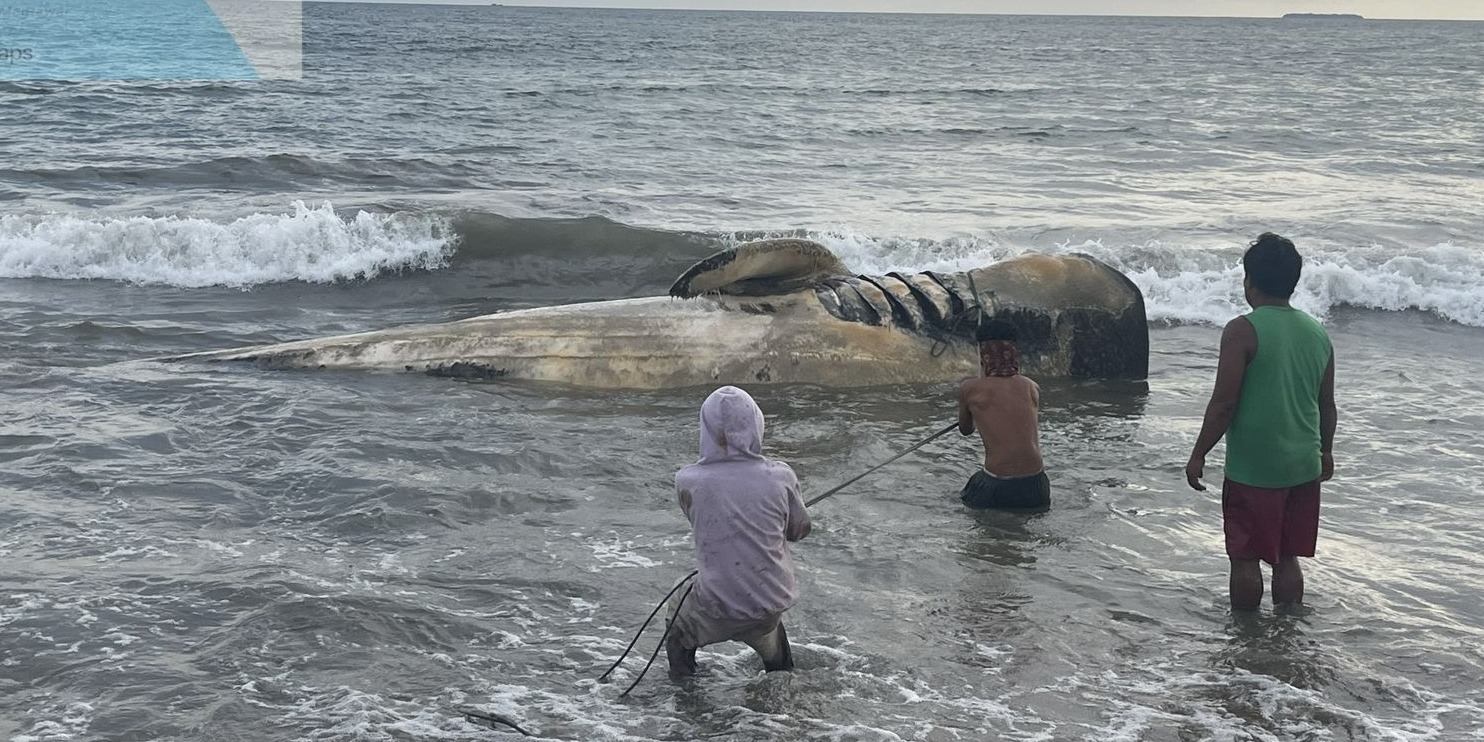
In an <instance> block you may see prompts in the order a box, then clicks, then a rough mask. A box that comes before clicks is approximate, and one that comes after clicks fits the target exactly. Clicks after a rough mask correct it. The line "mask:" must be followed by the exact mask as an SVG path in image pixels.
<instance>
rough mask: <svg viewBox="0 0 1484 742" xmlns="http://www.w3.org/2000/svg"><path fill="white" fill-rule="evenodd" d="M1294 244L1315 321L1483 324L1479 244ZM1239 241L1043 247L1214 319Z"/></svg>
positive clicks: (1231, 306)
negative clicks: (1364, 314) (1419, 317)
mask: <svg viewBox="0 0 1484 742" xmlns="http://www.w3.org/2000/svg"><path fill="white" fill-rule="evenodd" d="M778 236H785V235H778ZM807 237H808V238H809V239H813V240H816V241H818V242H820V243H821V244H823V245H825V246H827V247H829V248H830V249H831V250H833V251H834V252H835V254H836V255H839V256H840V259H841V260H843V261H844V262H845V264H846V265H847V266H849V267H850V268H851V270H853V271H857V272H860V273H866V274H881V273H885V272H887V271H925V270H932V271H961V270H968V269H971V268H978V267H982V266H985V265H988V264H990V263H993V262H996V261H999V260H1004V259H1006V258H1009V257H1014V256H1016V255H1020V254H1024V253H1025V252H1028V249H1027V248H1024V247H1016V246H1009V245H1004V244H1000V243H999V242H997V241H995V240H993V239H989V238H972V237H961V238H950V239H945V240H929V239H916V238H909V237H884V238H877V237H867V236H863V235H860V234H856V233H852V232H850V231H848V230H843V229H841V230H828V231H821V232H815V233H810V234H809V235H807ZM1297 241H1298V242H1300V243H1301V244H1300V245H1299V249H1300V251H1301V252H1302V253H1303V255H1304V274H1303V278H1302V279H1301V280H1300V281H1299V285H1298V289H1297V291H1296V292H1295V293H1294V297H1293V303H1294V306H1296V307H1298V308H1299V309H1302V310H1304V311H1306V312H1309V313H1310V314H1313V315H1315V316H1317V317H1320V318H1325V317H1327V316H1328V315H1329V313H1330V311H1331V310H1333V309H1334V308H1335V307H1339V306H1352V307H1361V308H1365V309H1377V310H1383V311H1404V310H1420V311H1424V312H1430V313H1432V314H1435V315H1437V316H1439V317H1441V318H1444V319H1447V320H1451V321H1453V322H1457V323H1459V324H1464V325H1470V326H1474V327H1484V251H1481V250H1479V249H1477V248H1472V247H1465V246H1459V245H1453V244H1437V245H1431V246H1425V247H1417V248H1398V247H1386V246H1381V245H1374V244H1373V245H1363V246H1353V245H1342V244H1334V243H1328V242H1325V241H1323V240H1318V239H1314V240H1303V239H1299V240H1297ZM1242 247H1243V245H1242V244H1241V243H1240V241H1238V242H1237V244H1234V245H1232V246H1231V247H1218V248H1212V247H1209V246H1196V245H1189V244H1168V243H1163V242H1158V241H1155V242H1145V243H1139V244H1115V243H1112V242H1108V241H1103V240H1087V241H1083V242H1080V243H1063V244H1059V245H1057V246H1056V247H1055V248H1053V249H1051V250H1046V251H1047V252H1054V253H1087V254H1090V255H1092V256H1094V257H1096V258H1098V259H1100V260H1102V261H1104V262H1106V263H1108V264H1109V265H1112V266H1113V267H1115V268H1117V269H1119V270H1121V271H1123V272H1124V273H1125V274H1126V275H1127V276H1128V277H1129V278H1130V279H1131V280H1132V281H1133V282H1134V283H1135V284H1136V285H1138V287H1139V289H1140V290H1141V291H1143V292H1144V301H1145V310H1146V311H1147V313H1148V316H1149V319H1150V321H1152V322H1168V323H1209V324H1224V323H1225V322H1226V321H1227V320H1230V319H1231V318H1233V317H1235V316H1237V315H1239V314H1243V313H1245V312H1246V311H1247V310H1248V307H1247V305H1246V302H1245V301H1244V300H1243V298H1242V266H1241V256H1242ZM1037 249H1038V250H1045V248H1044V247H1038V248H1037Z"/></svg>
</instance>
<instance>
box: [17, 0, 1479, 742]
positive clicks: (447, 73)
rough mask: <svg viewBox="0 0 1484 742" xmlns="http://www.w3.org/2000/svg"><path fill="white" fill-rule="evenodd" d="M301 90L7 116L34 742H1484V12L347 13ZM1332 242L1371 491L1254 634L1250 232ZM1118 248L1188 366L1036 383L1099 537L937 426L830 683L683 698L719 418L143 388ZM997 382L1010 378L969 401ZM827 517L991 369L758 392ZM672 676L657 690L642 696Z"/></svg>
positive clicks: (730, 673) (550, 394)
mask: <svg viewBox="0 0 1484 742" xmlns="http://www.w3.org/2000/svg"><path fill="white" fill-rule="evenodd" d="M303 40H304V57H303V71H304V74H303V78H302V79H300V80H273V81H265V82H254V81H220V82H214V81H209V80H206V81H193V82H171V81H148V80H145V81H120V82H96V81H95V82H65V81H37V80H31V81H26V80H12V81H3V82H0V349H3V354H0V739H4V740H8V741H9V742H55V741H61V740H172V741H173V740H181V741H185V740H213V741H215V740H251V741H255V742H256V741H266V740H378V741H379V740H397V741H402V740H483V739H514V738H516V737H517V736H518V735H517V734H516V733H515V732H513V731H512V730H510V729H508V728H505V727H501V728H500V729H499V730H491V729H487V728H484V727H481V726H478V725H476V724H473V723H471V722H470V721H468V720H467V719H466V718H464V717H463V716H461V715H460V713H459V712H458V711H456V710H455V709H458V708H474V709H479V710H482V711H484V712H487V713H498V714H502V715H505V716H507V717H509V718H510V719H511V720H513V721H515V722H517V723H518V724H520V725H521V726H522V727H523V728H525V729H526V730H528V731H530V732H532V733H533V734H535V735H537V736H538V737H540V738H543V739H552V740H624V741H629V740H701V739H705V740H728V741H731V740H735V741H747V742H753V741H760V740H820V741H822V742H897V741H898V740H914V741H922V742H954V741H959V740H964V741H967V740H1026V741H1038V742H1039V741H1043V740H1045V741H1061V740H1093V741H1096V742H1116V741H1124V740H1128V741H1134V740H1140V741H1142V740H1151V741H1161V740H1168V741H1170V742H1184V741H1187V740H1234V741H1236V740H1313V741H1316V742H1319V741H1327V740H1374V741H1378V742H1380V741H1385V742H1421V741H1424V740H1441V741H1446V742H1452V741H1460V742H1462V741H1464V740H1479V739H1484V596H1481V593H1484V527H1481V526H1480V522H1481V518H1484V498H1481V496H1480V495H1481V490H1484V378H1481V373H1480V371H1481V361H1484V96H1481V93H1480V91H1481V90H1484V24H1478V23H1441V22H1403V21H1395V22H1379V21H1359V22H1356V21H1348V22H1347V21H1330V20H1313V21H1282V20H1278V19H1185V18H1179V19H1176V18H1117V17H1101V18H1099V17H1032V16H947V15H831V14H803V13H740V12H681V11H618V10H601V11H600V10H575V9H535V8H521V7H511V6H500V7H472V6H462V7H460V6H413V5H357V4H307V5H305V7H304V27H303ZM1267 230H1272V231H1277V232H1279V233H1282V234H1284V235H1287V236H1289V237H1291V238H1293V239H1294V241H1295V242H1296V243H1297V244H1298V246H1299V248H1300V250H1301V251H1302V253H1303V254H1304V256H1305V259H1306V261H1307V262H1306V265H1305V272H1304V279H1303V281H1302V282H1301V284H1300V286H1299V292H1298V294H1297V296H1296V299H1295V301H1296V304H1297V305H1298V306H1300V307H1301V308H1303V309H1305V310H1306V311H1309V312H1312V313H1313V314H1315V315H1317V316H1319V317H1321V318H1322V319H1323V321H1324V322H1325V324H1326V326H1327V328H1328V329H1329V331H1330V332H1331V334H1332V336H1333V338H1334V342H1335V346H1336V349H1337V358H1338V372H1337V396H1338V401H1339V409H1340V427H1339V434H1338V437H1337V441H1336V445H1335V448H1336V462H1337V475H1336V478H1335V480H1334V481H1333V482H1332V483H1330V484H1328V485H1326V488H1325V494H1324V498H1325V501H1324V512H1323V523H1322V533H1321V539H1320V544H1319V553H1318V555H1317V556H1316V558H1314V559H1312V560H1308V561H1306V562H1305V568H1306V576H1307V580H1308V582H1307V585H1308V592H1307V598H1306V603H1307V605H1306V608H1305V610H1304V611H1303V612H1301V613H1300V614H1298V615H1274V613H1273V612H1272V610H1271V607H1265V608H1264V610H1263V612H1262V613H1261V614H1260V615H1258V616H1255V617H1246V618H1243V617H1234V616H1233V615H1231V613H1230V612H1229V610H1228V609H1227V605H1226V572H1227V564H1226V560H1225V557H1224V555H1223V552H1222V542H1221V526H1220V512H1219V502H1218V496H1217V495H1216V494H1215V491H1214V486H1215V485H1216V484H1217V483H1219V481H1220V475H1221V468H1220V460H1221V456H1220V454H1221V449H1220V448H1218V450H1217V452H1216V453H1215V454H1213V456H1212V458H1211V460H1210V464H1209V465H1208V468H1207V474H1208V476H1207V480H1208V482H1209V483H1210V484H1211V485H1213V490H1212V491H1208V492H1204V493H1198V492H1194V491H1192V490H1190V489H1189V488H1188V487H1186V485H1185V483H1184V481H1183V475H1182V467H1183V464H1184V461H1185V459H1186V456H1187V455H1188V453H1189V449H1190V446H1191V444H1192V443H1193V441H1194V437H1195V434H1196V431H1197V429H1198V427H1199V424H1200V416H1201V413H1202V410H1203V408H1204V405H1205V401H1206V398H1207V396H1208V394H1209V391H1210V386H1211V382H1212V378H1213V374H1214V362H1215V354H1216V345H1217V340H1218V336H1219V331H1220V330H1219V328H1220V326H1221V325H1222V324H1223V323H1224V322H1226V321H1227V320H1228V319H1230V318H1231V317H1233V316H1235V315H1237V314H1239V313H1241V312H1242V311H1243V310H1244V307H1243V305H1242V299H1241V288H1240V282H1241V269H1240V266H1239V263H1238V260H1239V257H1240V254H1241V251H1242V249H1243V247H1244V246H1245V244H1246V243H1247V242H1248V241H1250V240H1251V239H1253V238H1254V237H1255V236H1256V235H1257V234H1258V233H1260V232H1263V231H1267ZM768 236H799V237H808V238H810V239H814V240H817V241H819V242H821V243H823V244H825V245H827V246H828V247H830V248H831V249H833V250H834V251H836V252H837V253H838V254H839V255H840V256H841V258H842V259H843V260H844V261H845V262H846V264H847V265H849V266H850V267H851V268H852V269H853V270H856V271H859V272H861V273H879V272H883V271H887V270H925V269H934V270H957V269H964V268H968V267H973V266H978V265H983V264H986V263H990V262H993V261H996V260H999V259H1003V258H1006V257H1009V256H1013V255H1017V254H1021V253H1025V252H1052V253H1064V252H1085V253H1090V254H1093V255H1096V256H1097V257H1099V258H1101V259H1103V260H1105V261H1107V262H1109V263H1111V264H1113V265H1115V266H1117V267H1119V268H1120V269H1121V270H1123V271H1125V272H1126V273H1127V274H1128V275H1129V276H1130V277H1131V278H1132V279H1133V280H1134V281H1135V282H1136V283H1137V284H1138V285H1139V286H1140V288H1141V289H1142V290H1143V291H1144V293H1145V296H1146V299H1147V302H1148V308H1149V317H1150V333H1151V345H1152V358H1151V370H1150V375H1149V378H1148V380H1147V382H1136V383H1130V382H1118V383H1110V382H1098V381H1087V380H1079V381H1068V380H1059V379H1043V380H1041V381H1042V388H1043V405H1044V410H1043V421H1042V438H1043V446H1044V450H1045V454H1046V458H1047V461H1048V468H1049V473H1050V476H1051V479H1052V482H1053V487H1054V499H1055V505H1054V508H1053V509H1052V510H1051V511H1050V512H1048V513H1045V514H1042V515H1035V516H1024V515H1008V514H996V513H974V512H970V511H968V510H966V509H964V508H963V507H962V506H961V505H959V503H958V502H957V500H956V498H955V495H956V492H957V490H958V488H959V487H960V486H961V484H962V483H963V481H964V480H965V479H966V477H967V476H968V474H969V473H970V472H971V471H972V469H973V467H974V466H975V464H976V462H977V460H978V455H979V454H978V451H977V449H976V445H975V443H973V442H972V441H966V440H962V439H959V438H958V437H957V436H948V437H944V438H941V439H938V440H936V441H933V442H932V443H930V444H928V445H926V446H924V447H922V448H921V449H919V450H918V451H916V452H914V453H912V454H910V455H908V456H906V457H904V458H902V459H901V460H900V461H897V462H895V463H893V464H891V465H890V466H887V467H885V468H882V469H881V470H879V471H877V472H875V473H873V474H871V475H870V476H868V477H865V478H863V479H861V480H860V481H859V482H856V483H854V484H852V485H850V486H849V487H847V488H846V489H844V490H842V491H841V492H840V493H839V494H837V495H834V496H832V497H831V498H829V499H827V500H825V501H824V502H821V503H819V504H818V505H816V506H815V507H814V508H813V515H814V518H815V531H814V533H813V534H812V535H811V536H810V537H809V538H808V539H806V540H805V541H803V542H801V543H799V544H797V545H796V547H795V549H794V554H795V557H796V560H797V564H798V573H799V580H800V584H801V587H802V593H803V596H802V599H801V600H800V602H799V604H798V605H797V606H796V607H795V608H794V609H793V610H791V611H790V612H789V614H788V617H787V626H788V630H789V634H790V636H791V637H792V639H793V640H794V642H795V657H796V659H797V661H798V665H799V667H798V669H797V671H795V672H793V673H777V674H772V675H765V674H763V673H762V671H761V666H760V663H759V662H758V661H757V659H756V658H755V657H754V656H752V655H751V653H750V650H747V649H746V648H745V647H744V646H742V645H740V644H728V645H721V646H717V647H712V648H708V649H706V650H703V651H702V652H701V655H700V660H701V663H702V667H703V671H702V674H701V675H700V676H699V677H698V678H697V679H695V680H694V681H693V682H687V683H681V684H676V683H672V682H671V681H670V680H668V679H667V678H666V677H665V673H664V671H663V670H664V665H663V658H660V659H659V660H658V661H657V663H656V667H655V668H653V669H651V670H650V671H649V672H648V674H646V675H644V676H643V677H642V679H641V678H640V674H641V671H642V669H643V667H644V662H645V661H646V660H647V659H648V656H649V653H650V651H652V649H653V648H654V646H655V643H656V642H657V641H658V638H659V633H660V628H659V627H658V626H651V627H650V629H649V631H648V632H646V633H645V634H644V636H643V637H641V638H640V640H639V642H638V644H637V646H636V647H635V648H634V652H633V653H632V654H630V656H629V657H628V658H627V659H626V660H625V662H624V663H623V664H622V665H621V667H620V668H619V669H618V670H617V671H616V672H615V673H614V677H613V678H612V682H610V683H599V682H598V681H597V678H598V676H599V675H600V674H602V672H603V670H605V669H606V668H607V667H608V666H609V665H610V664H612V663H613V662H614V661H615V660H617V659H618V657H619V656H620V654H621V653H622V652H623V651H624V649H625V647H626V646H627V645H628V643H629V640H630V639H631V638H632V637H633V636H634V634H635V632H636V631H637V630H638V628H639V626H640V624H641V623H642V622H643V620H644V618H645V616H647V615H648V614H649V611H650V610H651V609H652V608H653V606H654V605H655V603H656V602H657V601H659V599H660V598H661V597H662V596H663V595H664V594H665V592H666V591H668V590H669V588H670V586H671V585H672V584H673V583H674V582H675V580H676V579H677V578H678V577H680V576H682V575H684V574H685V573H686V572H688V571H689V570H690V569H691V568H692V557H691V553H690V536H689V530H688V528H687V526H686V523H685V520H684V518H683V516H682V515H681V513H680V511H679V509H678V507H677V506H676V505H675V502H674V497H673V490H672V476H673V473H674V471H675V470H676V469H678V468H679V467H681V466H683V465H685V464H687V463H689V462H691V461H693V460H694V459H695V457H696V455H697V450H696V445H697V441H696V439H697V419H696V418H697V409H698V407H699V404H700V402H701V400H702V399H703V398H704V397H705V395H706V394H707V393H708V392H709V391H710V389H709V388H685V389H666V390H661V391H634V392H622V391H621V392H609V391H604V392H595V391H590V390H586V389H581V388H573V387H565V386H559V385H544V384H534V383H470V382H465V381H459V380H452V379H446V378H431V377H425V376H419V375H406V374H382V373H342V372H286V371H271V370H266V369H260V368H256V367H252V366H242V367H238V366H215V365H212V366H207V365H190V364H161V363H158V362H155V361H153V360H150V359H153V358H157V357H160V356H166V355H173V354H180V353H186V352H192V351H202V350H210V349H218V348H229V347H235V346H240V345H248V344H257V343H265V342H272V341H281V340H294V339H301V338H311V337H316V336H321V335H329V334H338V333H346V332H353V331H360V330H371V329H379V328H386V327H392V326H397V325H402V324H406V323H415V322H431V321H443V320H451V319H457V318H463V317H469V316H474V315H478V314H485V313H490V312H499V311H507V310H511V309H517V308H523V307H532V306H543V305H552V304H563V303H572V302H581V301H590V300H602V299H613V298H621V297H633V296H644V295H651V294H658V293H662V292H663V291H664V290H665V289H666V287H667V286H668V285H669V283H670V281H672V280H673V279H674V278H675V277H676V276H677V275H678V274H679V273H680V272H682V271H683V270H684V269H685V268H686V267H688V266H689V265H690V264H691V263H692V262H694V261H696V260H698V259H700V258H702V257H704V256H706V255H708V254H710V253H711V252H713V251H716V250H719V249H722V248H724V247H727V246H730V245H734V244H737V243H739V242H741V241H745V240H748V239H753V238H758V237H768ZM970 373H973V369H965V374H966V375H968V374H970ZM747 388H748V389H749V391H751V392H752V393H753V394H754V396H755V397H756V398H757V399H758V401H759V403H760V404H761V406H762V407H763V409H764V411H765V413H766V414H767V420H768V427H767V440H766V448H767V450H768V452H769V453H770V454H772V455H774V456H777V457H779V458H781V459H782V460H785V461H787V462H789V463H790V464H791V465H792V466H793V467H794V469H795V471H797V472H798V474H799V477H800V479H801V481H802V483H803V488H804V494H805V497H811V496H814V495H817V494H819V493H821V492H824V491H826V490H828V489H829V488H831V487H833V486H835V485H837V484H839V483H841V482H844V481H846V480H847V479H849V478H851V477H853V476H855V475H857V474H859V473H861V472H863V471H865V470H867V469H869V468H870V467H872V466H875V465H876V464H878V463H880V462H882V461H885V460H887V459H889V458H891V457H892V456H895V455H896V454H898V453H900V452H902V451H904V450H906V449H908V448H909V447H911V446H913V445H915V444H917V443H919V442H921V441H922V440H924V439H925V438H927V437H928V436H929V435H931V434H932V433H933V432H935V431H937V430H939V429H940V428H942V427H943V425H944V424H946V423H947V422H949V421H950V420H951V419H952V418H951V415H952V394H953V380H948V379H945V380H944V382H943V383H942V384H934V385H924V386H902V387H877V388H866V389H834V388H822V387H814V386H802V385H798V386H768V385H756V384H755V385H750V386H747ZM636 680H638V681H639V682H638V685H637V686H636V687H635V688H634V690H633V692H632V693H630V694H629V695H627V696H622V695H621V693H622V691H623V689H624V688H626V687H628V686H629V685H630V684H631V683H634V682H635V681H636Z"/></svg>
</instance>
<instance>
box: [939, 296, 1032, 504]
mask: <svg viewBox="0 0 1484 742" xmlns="http://www.w3.org/2000/svg"><path fill="white" fill-rule="evenodd" d="M974 338H975V339H976V340H978V341H979V367H980V370H981V371H982V372H983V376H979V377H976V378H972V379H965V380H964V381H963V382H962V383H960V384H959V386H958V432H959V433H961V434H963V435H969V434H971V433H973V432H974V431H975V430H978V431H979V437H980V439H982V440H983V441H984V467H983V469H982V470H980V471H977V472H975V473H974V476H973V477H972V478H970V479H969V483H968V484H966V485H964V489H963V492H962V493H960V495H959V497H960V499H962V500H963V502H964V504H965V505H967V506H969V507H971V508H1015V509H1045V508H1048V507H1050V506H1051V481H1050V480H1049V479H1047V478H1046V471H1045V464H1044V463H1043V462H1042V461H1041V446H1040V430H1039V428H1038V414H1039V410H1040V407H1041V387H1039V386H1037V385H1036V382H1034V381H1031V380H1030V379H1029V378H1027V377H1025V376H1021V375H1020V355H1019V353H1018V352H1017V351H1016V348H1015V340H1016V335H1015V326H1014V325H1012V324H1010V323H1009V322H1006V321H1004V320H987V321H985V322H983V323H982V324H980V325H979V329H978V330H977V331H976V332H975V334H974Z"/></svg>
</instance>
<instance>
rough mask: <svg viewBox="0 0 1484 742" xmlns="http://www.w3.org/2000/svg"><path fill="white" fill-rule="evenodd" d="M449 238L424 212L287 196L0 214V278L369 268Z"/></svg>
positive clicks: (406, 259) (137, 279)
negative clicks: (129, 211)
mask: <svg viewBox="0 0 1484 742" xmlns="http://www.w3.org/2000/svg"><path fill="white" fill-rule="evenodd" d="M455 245H456V238H455V237H454V233H453V231H452V229H451V228H450V227H449V225H448V224H447V222H446V221H445V220H444V219H443V218H442V217H440V216H437V215H431V214H420V215H407V214H378V213H370V212H366V211H360V212H356V213H355V214H354V215H353V216H350V217H348V218H346V217H342V216H340V215H339V214H337V213H335V210H334V208H333V207H332V206H331V205H330V204H323V205H320V206H313V207H311V206H306V205H305V204H303V203H302V202H296V203H295V204H294V205H293V212H292V213H289V214H267V213H258V214H253V215H250V216H246V217H241V218H238V219H235V220H231V221H213V220H209V219H203V218H197V217H186V216H165V217H146V216H131V217H110V216H86V215H77V214H46V215H22V216H15V215H8V216H0V278H55V279H105V280H115V281H126V282H130V283H140V284H156V285H169V286H180V287H188V288H189V287H203V286H231V287H240V288H246V287H250V286H254V285H258V284H264V283H277V282H284V281H306V282H311V283H329V282H335V281H345V280H356V279H366V278H373V277H375V276H377V275H380V274H383V273H388V272H396V271H401V270H431V269H436V268H440V267H442V266H444V265H446V264H447V260H448V258H449V256H450V255H451V253H452V252H453V250H454V248H455Z"/></svg>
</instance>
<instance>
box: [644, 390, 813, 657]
mask: <svg viewBox="0 0 1484 742" xmlns="http://www.w3.org/2000/svg"><path fill="white" fill-rule="evenodd" d="M675 491H676V494H677V496H678V497H679V499H680V509H681V510H682V511H683V512H684V513H685V517H686V518H687V519H688V520H690V524H691V531H692V534H693V535H694V537H695V552H696V564H697V572H696V575H695V576H694V577H693V578H691V579H690V582H691V584H690V587H689V588H688V590H682V591H680V592H678V593H677V595H679V596H680V597H679V598H672V599H671V606H670V619H669V621H670V627H669V636H668V637H667V638H666V640H665V655H666V656H667V657H668V659H669V661H670V677H672V678H679V677H684V676H688V675H693V674H695V672H696V650H697V649H700V648H701V647H704V646H707V645H710V644H717V643H719V642H724V641H739V642H743V643H745V644H747V645H748V646H750V647H752V648H753V650H755V651H756V652H757V653H758V656H759V657H761V658H762V660H763V668H764V669H765V670H767V671H768V672H773V671H774V670H791V669H793V666H794V663H793V653H792V651H791V650H790V649H789V645H788V635H787V634H786V633H785V632H784V629H783V612H784V611H786V610H788V609H789V607H791V606H792V605H793V604H794V601H795V600H797V598H798V589H797V587H796V585H795V583H794V565H793V557H792V556H791V555H790V553H789V547H788V542H790V541H798V540H799V539H801V538H804V537H805V536H807V535H809V530H810V527H811V526H810V521H809V513H808V512H807V511H806V510H805V509H804V501H803V498H801V497H800V496H799V479H798V477H796V476H794V472H793V469H790V468H789V466H788V464H785V463H783V462H781V461H774V460H772V459H769V458H767V457H765V456H763V412H762V410H760V409H758V406H757V403H756V402H754V401H753V400H752V397H751V396H749V395H748V394H747V392H745V391H742V390H741V389H738V388H737V387H734V386H724V387H721V388H720V389H717V390H716V391H714V392H712V393H711V395H710V396H709V397H707V398H706V401H705V402H704V403H702V405H701V458H700V460H699V461H697V462H696V463H694V464H691V465H690V466H687V467H685V468H683V469H681V470H680V471H679V472H677V473H676V474H675Z"/></svg>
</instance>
